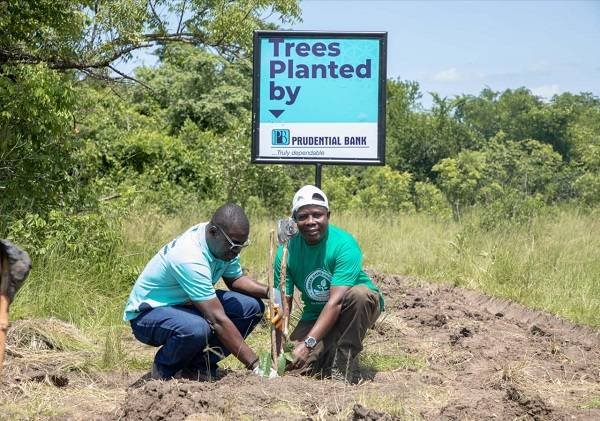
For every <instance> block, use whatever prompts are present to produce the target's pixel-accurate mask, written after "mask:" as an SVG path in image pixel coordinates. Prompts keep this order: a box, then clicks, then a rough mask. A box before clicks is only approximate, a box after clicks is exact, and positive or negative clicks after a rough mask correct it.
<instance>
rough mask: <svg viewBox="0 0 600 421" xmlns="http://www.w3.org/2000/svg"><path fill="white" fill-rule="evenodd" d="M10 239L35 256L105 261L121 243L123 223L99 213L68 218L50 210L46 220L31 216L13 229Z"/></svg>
mask: <svg viewBox="0 0 600 421" xmlns="http://www.w3.org/2000/svg"><path fill="white" fill-rule="evenodd" d="M8 238H9V239H11V240H13V241H14V242H15V243H17V244H19V245H20V246H22V247H23V248H24V249H25V250H27V252H28V253H29V254H31V255H32V256H33V257H35V256H44V255H46V254H51V253H58V254H68V255H70V256H73V258H75V259H82V260H90V261H93V260H96V259H99V260H102V259H104V258H105V256H107V255H110V254H112V253H113V252H114V251H115V249H116V248H117V247H118V246H119V245H120V244H121V241H122V240H121V236H120V232H119V221H118V220H116V219H113V218H110V217H108V216H107V215H102V214H99V213H89V214H74V215H68V214H66V213H64V212H63V211H58V210H53V211H50V213H49V214H48V217H46V218H44V217H42V216H40V215H38V214H34V213H28V214H27V215H26V216H25V218H23V219H19V220H16V221H14V222H13V223H12V224H11V226H10V227H9V232H8Z"/></svg>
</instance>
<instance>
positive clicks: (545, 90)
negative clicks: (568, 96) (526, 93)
mask: <svg viewBox="0 0 600 421" xmlns="http://www.w3.org/2000/svg"><path fill="white" fill-rule="evenodd" d="M531 92H532V93H533V94H534V95H537V96H541V97H542V98H546V99H550V98H552V97H553V96H554V95H558V94H560V92H561V91H560V86H558V85H556V84H554V85H542V86H538V87H536V88H531Z"/></svg>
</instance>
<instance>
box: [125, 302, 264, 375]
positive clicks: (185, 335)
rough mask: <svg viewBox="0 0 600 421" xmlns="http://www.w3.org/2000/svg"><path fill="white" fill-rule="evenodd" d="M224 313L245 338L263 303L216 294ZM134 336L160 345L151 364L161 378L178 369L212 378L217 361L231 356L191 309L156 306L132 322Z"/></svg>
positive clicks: (253, 325) (204, 321) (194, 310)
mask: <svg viewBox="0 0 600 421" xmlns="http://www.w3.org/2000/svg"><path fill="white" fill-rule="evenodd" d="M217 298H218V299H219V301H220V302H221V304H222V305H223V309H224V310H225V314H227V317H229V318H230V319H231V321H232V322H233V324H234V325H235V327H236V328H237V329H238V331H239V332H240V334H241V335H242V336H243V337H244V338H245V337H247V336H248V335H249V334H250V332H252V330H253V329H254V327H255V326H256V325H257V323H258V322H259V321H260V320H261V318H262V315H263V312H264V309H265V307H264V304H263V303H262V301H260V300H259V299H257V298H254V297H250V296H248V295H244V294H241V293H238V292H233V291H221V290H218V291H217ZM131 329H132V331H133V334H134V336H135V337H136V338H137V339H138V340H139V341H140V342H143V343H145V344H147V345H152V346H160V347H161V348H160V349H159V350H158V352H157V353H156V356H155V357H154V364H155V365H156V369H157V370H158V372H159V374H160V375H161V376H162V377H164V378H169V377H172V376H174V375H175V373H177V372H178V371H179V370H200V371H204V372H206V373H209V374H212V375H214V374H215V373H216V368H217V362H219V361H220V360H221V359H222V358H224V357H226V356H227V355H229V354H230V351H229V350H228V349H226V348H225V347H224V346H223V345H222V344H221V342H220V341H219V339H218V338H217V336H216V335H215V333H214V332H213V331H212V329H211V327H210V325H209V323H208V322H207V320H206V319H205V318H204V317H202V315H201V314H200V312H199V311H198V310H197V309H196V308H195V307H193V306H170V307H157V308H153V309H150V310H147V311H144V312H142V313H141V314H140V315H139V316H137V317H136V318H135V319H133V320H131Z"/></svg>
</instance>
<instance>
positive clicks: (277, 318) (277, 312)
mask: <svg viewBox="0 0 600 421" xmlns="http://www.w3.org/2000/svg"><path fill="white" fill-rule="evenodd" d="M269 319H270V320H271V324H272V325H273V326H275V329H277V330H279V331H282V330H283V309H282V308H281V306H279V305H277V304H274V305H273V313H272V314H269Z"/></svg>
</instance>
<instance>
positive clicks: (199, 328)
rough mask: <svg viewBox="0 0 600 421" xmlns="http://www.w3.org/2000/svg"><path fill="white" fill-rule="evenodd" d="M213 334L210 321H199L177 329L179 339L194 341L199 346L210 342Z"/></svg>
mask: <svg viewBox="0 0 600 421" xmlns="http://www.w3.org/2000/svg"><path fill="white" fill-rule="evenodd" d="M210 335H211V328H210V326H209V324H208V322H206V321H204V322H199V323H194V324H185V325H182V326H179V327H178V328H177V329H176V330H175V335H174V336H175V337H176V338H177V340H178V341H181V342H186V343H194V344H197V345H198V346H204V345H206V344H208V340H209V337H210Z"/></svg>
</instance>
